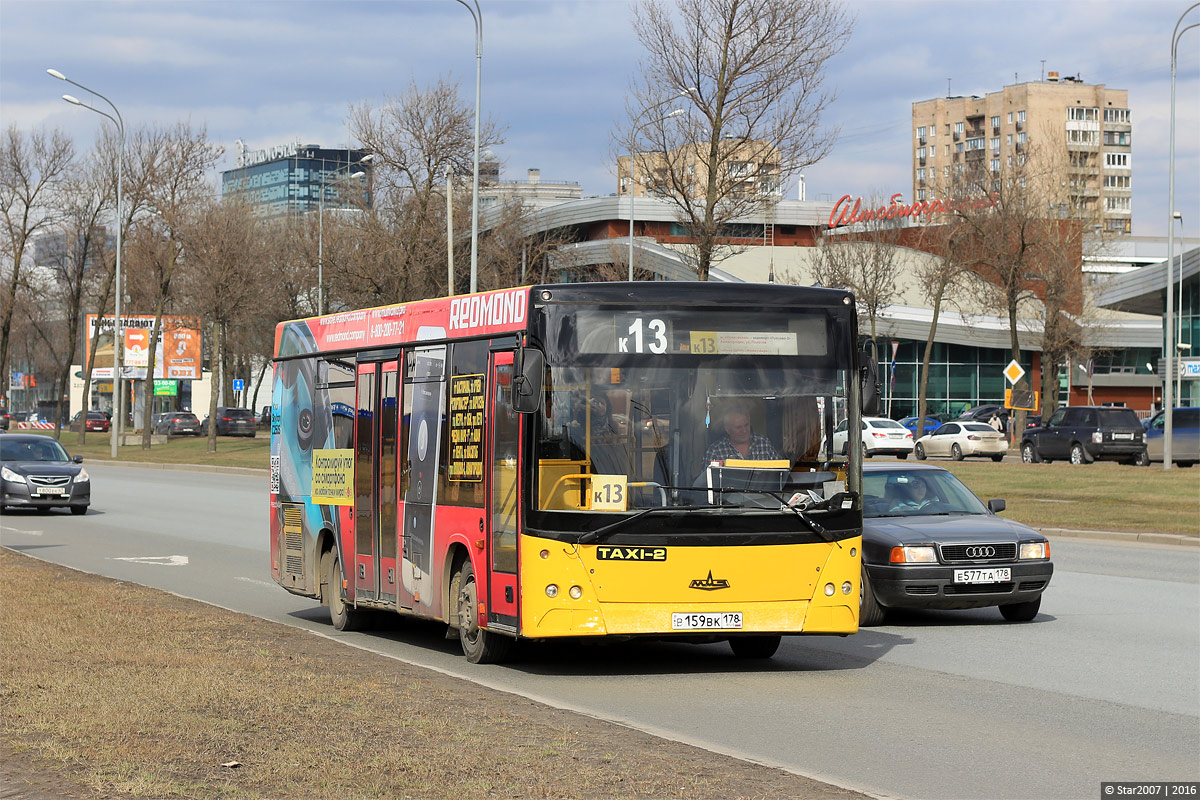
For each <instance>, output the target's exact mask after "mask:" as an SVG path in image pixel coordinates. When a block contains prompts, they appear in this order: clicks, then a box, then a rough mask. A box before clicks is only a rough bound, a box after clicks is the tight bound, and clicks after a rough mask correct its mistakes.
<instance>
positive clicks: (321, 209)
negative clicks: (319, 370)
mask: <svg viewBox="0 0 1200 800" xmlns="http://www.w3.org/2000/svg"><path fill="white" fill-rule="evenodd" d="M347 155H349V153H347ZM374 157H375V154H374V153H368V154H367V155H365V156H363V157H362V158H360V159H359V160H358V161H353V162H348V163H347V164H346V166H345V167H340V166H339V167H338V168H337V169H335V170H333V171H332V172H326V173H325V174H324V175H322V176H321V185H320V186H319V187H318V198H317V316H318V317H319V316H321V315H322V314H324V313H325V181H327V180H329V176H330V175H337V174H338V173H339V172H341V171H342V170H343V169H349V168H350V167H352V166H354V165H355V164H366V163H367V162H369V161H370V160H371V159H372V158H374ZM363 175H366V173H365V172H362V171H361V170H360V171H359V172H355V173H353V174H352V175H350V177H349V180H355V179H357V178H361V177H362V176H363Z"/></svg>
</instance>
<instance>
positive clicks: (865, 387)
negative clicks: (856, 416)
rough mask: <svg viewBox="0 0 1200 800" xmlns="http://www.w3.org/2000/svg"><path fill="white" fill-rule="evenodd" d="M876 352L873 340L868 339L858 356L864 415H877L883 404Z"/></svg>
mask: <svg viewBox="0 0 1200 800" xmlns="http://www.w3.org/2000/svg"><path fill="white" fill-rule="evenodd" d="M878 353H879V351H878V349H877V348H876V346H875V342H874V341H873V340H870V339H868V340H867V341H866V342H864V343H863V346H862V351H861V353H860V356H859V370H860V371H861V375H862V381H861V386H860V388H861V397H862V413H863V416H864V417H876V416H879V409H880V408H881V407H882V406H883V397H882V387H881V386H880V384H879V354H878Z"/></svg>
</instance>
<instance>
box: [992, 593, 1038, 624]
mask: <svg viewBox="0 0 1200 800" xmlns="http://www.w3.org/2000/svg"><path fill="white" fill-rule="evenodd" d="M1041 607H1042V596H1041V595H1038V596H1037V599H1036V600H1030V601H1029V602H1028V603H1010V604H1009V605H1006V606H1000V613H1001V614H1003V615H1004V618H1005V619H1006V620H1008V621H1009V622H1029V621H1030V620H1031V619H1033V618H1034V617H1036V616H1037V614H1038V609H1039V608H1041Z"/></svg>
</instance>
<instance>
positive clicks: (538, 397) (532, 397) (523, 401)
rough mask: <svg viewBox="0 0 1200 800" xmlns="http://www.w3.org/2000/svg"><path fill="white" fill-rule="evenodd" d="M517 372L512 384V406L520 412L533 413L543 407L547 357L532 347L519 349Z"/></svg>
mask: <svg viewBox="0 0 1200 800" xmlns="http://www.w3.org/2000/svg"><path fill="white" fill-rule="evenodd" d="M516 360H517V363H516V371H515V372H516V374H515V375H514V377H513V385H512V407H513V411H516V412H517V413H519V414H532V413H534V412H536V411H537V410H538V409H540V408H541V407H542V394H543V391H542V380H543V378H544V376H545V373H546V357H545V356H544V355H542V351H541V350H536V349H534V348H532V347H528V348H522V349H520V350H518V351H517V359H516Z"/></svg>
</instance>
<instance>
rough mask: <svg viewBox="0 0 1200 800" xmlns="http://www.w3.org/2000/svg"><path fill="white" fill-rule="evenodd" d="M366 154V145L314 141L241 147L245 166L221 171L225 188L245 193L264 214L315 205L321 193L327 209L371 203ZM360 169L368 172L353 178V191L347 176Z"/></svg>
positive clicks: (226, 191)
mask: <svg viewBox="0 0 1200 800" xmlns="http://www.w3.org/2000/svg"><path fill="white" fill-rule="evenodd" d="M281 151H283V152H281ZM367 155H368V152H367V151H366V150H331V149H326V148H322V147H317V146H316V145H305V146H289V147H286V148H273V149H272V150H259V151H256V152H254V153H245V152H243V153H242V154H240V155H239V156H238V162H239V164H241V166H238V167H236V168H234V169H231V170H228V171H226V172H222V173H221V191H222V194H229V195H233V194H241V195H244V196H245V197H246V198H247V199H248V200H249V202H250V204H251V205H252V206H254V209H255V213H257V214H260V215H263V216H281V215H284V214H303V213H305V212H308V211H317V210H318V209H319V208H320V205H321V195H322V193H324V195H325V208H326V210H328V209H331V208H347V207H350V208H361V207H370V205H371V164H370V163H369V162H366V163H364V162H363V158H365V157H366V156H367ZM260 159H261V160H260ZM356 172H363V173H365V174H364V175H363V176H362V177H360V178H357V179H355V180H354V182H353V184H352V185H353V187H354V196H353V197H352V196H350V195H349V194H348V189H347V184H346V178H347V176H350V175H353V174H354V173H356Z"/></svg>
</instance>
